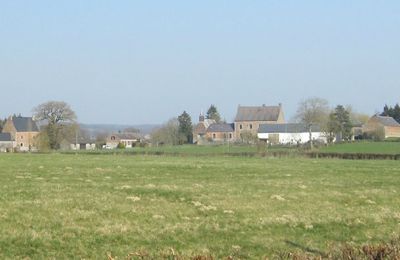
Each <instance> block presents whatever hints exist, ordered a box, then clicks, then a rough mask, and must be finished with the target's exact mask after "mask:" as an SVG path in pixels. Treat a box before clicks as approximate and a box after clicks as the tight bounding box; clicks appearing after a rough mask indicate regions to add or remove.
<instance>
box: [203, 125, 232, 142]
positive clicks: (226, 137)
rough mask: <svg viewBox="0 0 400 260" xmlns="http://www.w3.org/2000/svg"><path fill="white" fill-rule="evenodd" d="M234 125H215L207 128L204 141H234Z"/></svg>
mask: <svg viewBox="0 0 400 260" xmlns="http://www.w3.org/2000/svg"><path fill="white" fill-rule="evenodd" d="M234 134H235V130H234V124H226V123H218V124H217V123H215V124H212V125H210V126H209V127H208V129H207V131H206V139H207V140H208V141H212V142H230V141H233V140H234Z"/></svg>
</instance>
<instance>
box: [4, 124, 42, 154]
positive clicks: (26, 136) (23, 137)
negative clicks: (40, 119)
mask: <svg viewBox="0 0 400 260" xmlns="http://www.w3.org/2000/svg"><path fill="white" fill-rule="evenodd" d="M3 133H9V134H10V135H11V140H13V141H15V143H16V149H17V150H19V151H31V150H35V149H36V137H37V136H38V135H39V128H38V126H37V124H36V122H35V121H34V120H33V119H32V117H22V116H12V117H11V116H10V117H9V118H8V119H7V121H6V123H5V124H4V127H3Z"/></svg>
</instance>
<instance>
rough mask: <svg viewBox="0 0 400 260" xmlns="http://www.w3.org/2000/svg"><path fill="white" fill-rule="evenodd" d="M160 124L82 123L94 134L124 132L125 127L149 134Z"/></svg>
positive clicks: (83, 127)
mask: <svg viewBox="0 0 400 260" xmlns="http://www.w3.org/2000/svg"><path fill="white" fill-rule="evenodd" d="M159 126H160V125H152V124H147V125H113V124H80V127H81V128H82V129H84V130H86V131H88V132H90V133H91V134H92V135H95V134H97V133H105V132H107V133H115V132H122V131H124V129H127V128H135V129H138V130H139V131H140V133H141V134H144V135H146V134H149V133H151V132H152V131H153V130H154V129H155V128H157V127H159Z"/></svg>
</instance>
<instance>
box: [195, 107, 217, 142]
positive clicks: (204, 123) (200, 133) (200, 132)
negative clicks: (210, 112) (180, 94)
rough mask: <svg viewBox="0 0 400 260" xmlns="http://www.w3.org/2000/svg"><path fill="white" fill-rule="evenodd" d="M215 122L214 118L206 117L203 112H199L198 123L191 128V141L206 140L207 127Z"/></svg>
mask: <svg viewBox="0 0 400 260" xmlns="http://www.w3.org/2000/svg"><path fill="white" fill-rule="evenodd" d="M215 123H216V122H215V120H213V119H206V118H205V116H204V115H203V114H200V116H199V123H198V124H197V125H196V126H195V127H194V128H193V143H194V144H202V143H205V142H207V137H206V134H207V129H208V128H209V127H210V125H212V124H215Z"/></svg>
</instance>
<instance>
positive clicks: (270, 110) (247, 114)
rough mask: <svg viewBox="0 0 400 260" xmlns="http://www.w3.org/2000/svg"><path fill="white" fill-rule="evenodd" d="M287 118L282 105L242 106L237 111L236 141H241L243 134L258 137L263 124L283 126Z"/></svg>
mask: <svg viewBox="0 0 400 260" xmlns="http://www.w3.org/2000/svg"><path fill="white" fill-rule="evenodd" d="M283 123H285V118H284V114H283V109H282V104H279V105H278V106H266V105H262V106H252V107H251V106H240V105H239V107H238V109H237V113H236V117H235V123H234V130H235V134H234V136H235V139H236V140H240V139H241V138H242V134H243V133H249V134H251V135H254V136H257V134H258V129H259V126H260V125H262V124H283Z"/></svg>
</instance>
